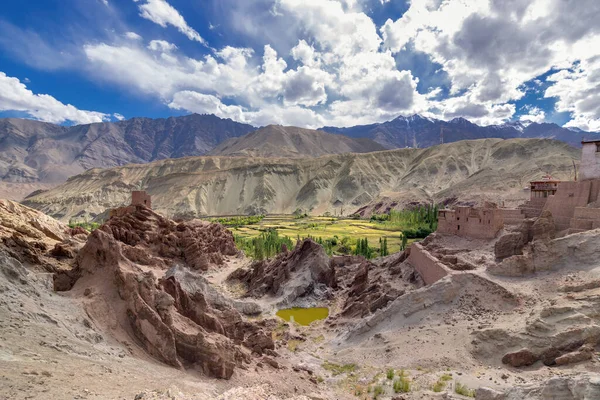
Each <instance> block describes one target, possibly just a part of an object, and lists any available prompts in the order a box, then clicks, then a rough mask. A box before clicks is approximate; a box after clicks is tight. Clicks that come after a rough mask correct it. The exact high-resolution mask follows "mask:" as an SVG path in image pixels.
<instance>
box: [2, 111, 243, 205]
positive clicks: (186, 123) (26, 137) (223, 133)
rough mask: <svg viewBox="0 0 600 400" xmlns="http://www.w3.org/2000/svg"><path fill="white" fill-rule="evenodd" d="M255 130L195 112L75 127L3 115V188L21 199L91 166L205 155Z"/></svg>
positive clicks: (4, 192)
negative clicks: (218, 146) (226, 142)
mask: <svg viewBox="0 0 600 400" xmlns="http://www.w3.org/2000/svg"><path fill="white" fill-rule="evenodd" d="M254 129H255V128H254V127H252V126H250V125H245V124H239V123H237V122H233V121H231V120H224V119H220V118H217V117H215V116H212V115H197V114H194V115H189V116H185V117H178V118H168V119H149V118H134V119H130V120H127V121H121V122H116V123H97V124H88V125H77V126H72V127H64V126H58V125H53V124H48V123H43V122H38V121H32V120H25V119H0V180H1V181H2V182H1V184H0V193H2V194H3V195H9V196H10V197H11V198H19V195H21V194H22V192H23V191H26V190H29V192H28V193H30V192H31V191H32V190H34V189H33V187H35V186H36V184H39V183H42V184H40V185H39V187H44V185H43V184H44V183H46V184H48V183H54V184H56V183H61V182H64V181H65V180H66V179H67V178H68V177H70V176H72V175H75V174H79V173H81V172H83V171H85V170H86V169H89V168H93V167H101V168H108V167H114V166H117V165H123V164H127V163H144V162H149V161H153V160H159V159H164V158H176V157H184V156H193V155H203V154H206V153H207V152H208V151H209V150H211V149H212V148H214V147H215V146H216V145H217V144H219V143H221V142H222V141H224V140H227V139H229V138H232V137H235V136H242V135H245V134H246V133H248V132H250V131H252V130H254Z"/></svg>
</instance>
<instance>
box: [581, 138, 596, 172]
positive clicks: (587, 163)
mask: <svg viewBox="0 0 600 400" xmlns="http://www.w3.org/2000/svg"><path fill="white" fill-rule="evenodd" d="M597 144H600V141H599V142H588V143H583V147H582V149H581V164H580V166H579V180H581V181H583V180H586V179H600V152H599V151H598V148H597V146H596V145H597Z"/></svg>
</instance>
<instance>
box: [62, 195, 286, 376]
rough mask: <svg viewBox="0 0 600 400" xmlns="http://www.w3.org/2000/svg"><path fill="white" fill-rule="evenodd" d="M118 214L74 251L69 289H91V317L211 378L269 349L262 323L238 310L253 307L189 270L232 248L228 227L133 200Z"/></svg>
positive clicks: (216, 262)
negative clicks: (178, 218)
mask: <svg viewBox="0 0 600 400" xmlns="http://www.w3.org/2000/svg"><path fill="white" fill-rule="evenodd" d="M122 214H123V215H121V216H116V217H113V218H111V219H110V220H109V221H108V222H107V223H106V224H104V225H103V226H102V227H101V228H99V229H97V230H95V231H94V232H93V233H92V234H91V235H90V237H89V239H88V241H87V243H86V245H85V246H84V247H83V248H82V249H81V250H80V252H79V254H78V257H77V264H78V275H79V279H78V280H77V282H76V284H75V286H74V288H73V290H75V291H84V293H85V290H86V289H90V288H92V290H89V291H87V293H88V296H89V297H90V299H89V301H88V302H87V304H86V306H87V310H88V313H89V314H90V316H91V317H92V318H94V319H95V320H96V323H98V324H99V325H105V326H106V327H107V328H108V329H111V330H113V331H115V334H116V335H119V334H122V333H123V332H126V333H128V334H130V335H132V336H133V337H134V338H135V339H136V341H137V342H138V343H139V344H140V345H141V347H142V348H143V350H145V351H146V352H147V353H148V354H150V355H152V356H153V357H155V358H157V359H159V360H161V361H163V362H165V363H167V364H169V365H172V366H175V367H178V368H186V367H194V368H198V369H200V370H201V371H203V372H204V373H205V374H206V375H209V376H214V377H217V378H226V379H228V378H230V377H231V375H232V374H233V372H234V368H235V367H238V366H243V365H244V364H245V363H248V362H250V360H251V353H252V352H256V353H258V354H262V352H263V351H264V350H266V349H273V348H274V344H273V341H272V340H271V338H270V335H269V334H268V333H267V329H266V324H268V322H263V323H262V326H261V325H258V324H256V323H250V322H246V321H244V320H243V318H242V316H241V313H240V311H238V310H240V309H241V310H242V311H244V310H246V311H247V312H249V313H250V312H251V311H253V312H254V313H256V311H258V310H257V309H256V308H257V306H256V305H252V304H246V305H245V304H234V303H233V302H232V301H230V300H228V299H226V298H225V297H223V296H221V295H220V294H219V293H218V292H217V291H216V290H215V289H212V288H210V287H209V285H208V284H207V283H206V280H205V279H204V278H203V277H202V276H200V275H199V273H197V272H194V271H197V270H207V269H209V268H218V267H219V266H220V265H221V264H222V263H223V256H224V255H236V254H237V250H236V247H235V244H234V242H233V236H232V235H231V233H230V232H229V231H227V230H226V229H225V228H223V227H222V226H220V225H217V224H209V223H203V222H191V223H180V224H176V223H175V222H173V221H170V220H168V219H166V218H163V217H161V216H159V215H158V214H156V213H154V212H152V211H151V210H149V209H147V208H144V207H141V206H140V207H135V210H134V211H132V212H129V213H122ZM90 292H92V293H93V294H92V295H89V293H90ZM107 313H112V314H114V317H113V320H114V319H115V317H116V321H118V323H117V324H115V323H114V321H108V320H107V319H106V315H107Z"/></svg>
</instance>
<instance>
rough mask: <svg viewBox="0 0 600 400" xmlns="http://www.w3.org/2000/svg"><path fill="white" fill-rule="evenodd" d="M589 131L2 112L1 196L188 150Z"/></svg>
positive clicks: (234, 152)
mask: <svg viewBox="0 0 600 400" xmlns="http://www.w3.org/2000/svg"><path fill="white" fill-rule="evenodd" d="M582 136H586V138H588V139H589V138H595V137H598V138H600V134H598V133H588V132H583V131H575V130H570V129H566V128H563V127H560V126H558V125H556V124H549V123H543V124H538V123H520V122H514V123H508V124H504V125H492V126H479V125H476V124H473V123H471V122H469V121H467V120H466V119H463V118H456V119H453V120H451V121H448V122H446V121H441V120H437V119H432V118H426V117H423V116H419V115H413V116H411V117H398V118H396V119H394V120H392V121H388V122H384V123H381V124H372V125H363V126H355V127H349V128H335V127H324V128H321V129H320V130H318V131H315V130H309V129H302V128H296V127H281V126H273V125H271V126H267V127H264V128H261V129H257V128H256V127H253V126H251V125H247V124H241V123H238V122H235V121H232V120H230V119H221V118H218V117H216V116H214V115H198V114H192V115H187V116H182V117H170V118H166V119H150V118H132V119H130V120H126V121H119V122H105V123H95V124H87V125H76V126H60V125H54V124H49V123H44V122H39V121H34V120H27V119H14V118H9V119H0V197H4V198H11V199H21V198H23V197H24V196H25V195H27V194H29V193H31V192H32V191H34V190H37V189H48V188H50V187H52V186H54V185H56V184H59V183H62V182H64V181H65V180H66V179H67V178H69V177H70V176H73V175H76V174H79V173H82V172H84V171H85V170H87V169H90V168H110V167H115V166H120V165H125V164H132V163H133V164H143V163H148V162H152V161H156V160H162V159H171V158H180V157H187V156H201V155H207V154H209V155H219V156H245V157H294V158H299V157H300V158H301V157H318V156H323V155H326V154H338V153H363V152H371V151H380V150H383V149H394V148H405V147H411V148H424V147H429V146H433V145H437V144H440V143H451V142H456V141H460V140H468V139H481V138H501V139H510V138H551V139H557V140H561V141H563V142H565V143H568V144H570V145H572V146H579V145H580V141H581V138H582Z"/></svg>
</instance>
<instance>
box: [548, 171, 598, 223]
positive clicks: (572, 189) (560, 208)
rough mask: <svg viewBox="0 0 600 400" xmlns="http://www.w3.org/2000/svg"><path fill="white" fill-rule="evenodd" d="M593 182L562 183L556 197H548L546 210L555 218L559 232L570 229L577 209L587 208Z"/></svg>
mask: <svg viewBox="0 0 600 400" xmlns="http://www.w3.org/2000/svg"><path fill="white" fill-rule="evenodd" d="M591 188H592V182H591V181H581V182H561V183H559V184H558V191H557V192H556V194H555V195H554V196H550V197H548V201H546V205H545V206H544V210H548V211H550V212H551V213H552V217H554V223H555V225H556V229H557V230H558V231H562V230H565V229H568V228H569V226H570V225H571V219H572V218H573V216H574V215H575V209H576V208H577V207H586V206H587V205H588V203H589V201H590V195H591Z"/></svg>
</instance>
